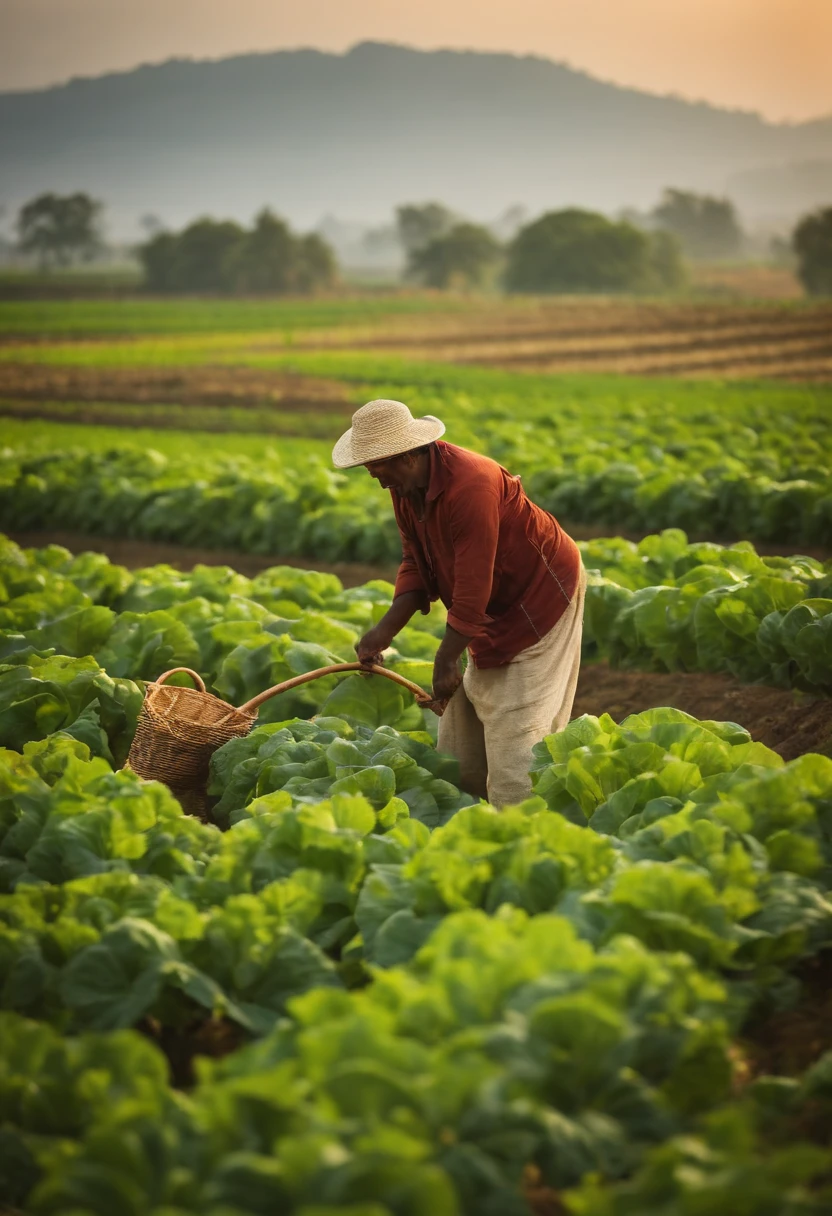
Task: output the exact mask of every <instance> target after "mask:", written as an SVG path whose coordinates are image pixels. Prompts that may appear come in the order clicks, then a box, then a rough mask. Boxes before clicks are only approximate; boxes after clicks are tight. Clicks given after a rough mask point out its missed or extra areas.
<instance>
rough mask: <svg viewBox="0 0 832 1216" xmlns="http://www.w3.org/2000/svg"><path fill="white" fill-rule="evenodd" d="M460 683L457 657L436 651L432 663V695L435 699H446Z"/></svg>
mask: <svg viewBox="0 0 832 1216" xmlns="http://www.w3.org/2000/svg"><path fill="white" fill-rule="evenodd" d="M461 683H462V672H461V671H460V669H459V659H455V658H452V657H446V656H445V655H443V654H442V652H441V651H437V652H436V659H435V661H434V664H433V695H434V698H435V699H436V700H437V701H448V700H450V698H451V697H452V696H453V695H454V693H455V692H456V690H457V689H458V688H459V686H460V684H461Z"/></svg>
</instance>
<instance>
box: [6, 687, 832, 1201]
mask: <svg viewBox="0 0 832 1216" xmlns="http://www.w3.org/2000/svg"><path fill="white" fill-rule="evenodd" d="M241 748H242V749H244V752H245V755H244V756H243V755H242V754H241ZM429 755H430V756H432V757H433V760H432V763H433V765H436V764H439V765H444V766H445V769H446V771H447V766H448V765H449V763H450V762H449V761H447V760H443V759H442V758H440V757H438V756H436V754H435V753H433V752H432V749H431V747H430V744H429V741H427V740H426V739H424V738H419V737H413V736H412V735H407V734H404V735H402V734H400V733H399V732H396V731H395V730H393V729H391V728H390V727H385V726H382V727H380V728H377V729H375V730H374V729H372V728H370V727H366V726H362V725H361V724H360V723H359V722H357V721H353V722H352V723H350V722H348V721H347V720H345V719H337V718H328V719H318V720H317V721H316V722H315V723H307V722H303V721H298V720H295V721H291V722H289V723H286V724H284V725H280V724H273V725H271V726H268V725H267V726H263V727H259V728H257V729H256V730H255V732H253V734H252V735H251V736H250V737H249V738H248V739H246V740H242V741H239V742H235V743H232V744H230V745H227V746H226V748H224V749H221V751H220V752H219V753H217V756H216V757H215V762H214V765H213V784H214V789H215V792H222V794H223V796H225V795H226V794H228V793H229V791H232V790H233V792H232V796H231V798H230V807H231V808H232V810H231V814H230V818H231V819H232V820H233V821H234V822H233V826H231V827H230V829H229V830H228V831H226V832H225V833H222V832H220V831H218V830H217V828H214V827H211V826H209V825H205V824H200V823H198V822H197V821H195V820H193V819H190V818H189V817H187V816H185V815H184V814H183V813H182V811H181V809H180V808H179V806H178V804H177V803H176V802H175V801H174V800H173V798H172V797H171V796H170V795H169V794H168V793H167V791H166V790H164V788H163V787H161V786H158V785H155V784H153V783H149V784H148V783H142V782H139V781H138V780H137V779H136V778H135V777H133V776H132V775H131V774H120V773H116V774H114V773H112V772H111V771H110V768H109V765H108V764H107V763H106V762H105V761H104V760H102V759H90V758H89V753H88V750H87V748H86V747H85V746H84V745H83V744H82V743H80V742H79V741H78V740H77V739H75V738H72V737H71V736H69V735H67V734H66V733H64V732H58V733H57V734H53V735H51V736H49V737H48V738H47V739H45V740H42V741H40V742H38V743H32V744H27V745H24V748H23V754H22V755H18V754H15V753H13V752H7V753H5V755H4V756H3V758H2V769H0V772H2V785H3V790H4V794H5V798H6V801H5V803H4V804H3V805H4V816H3V822H2V841H0V858H2V885H3V887H4V889H5V890H7V891H9V892H10V893H9V894H7V895H4V896H0V925H2V937H0V942H1V943H2V945H1V946H0V966H2V984H3V987H2V1002H3V1006H4V1007H5V1009H6V1010H8V1011H10V1012H9V1013H8V1014H7V1015H5V1016H4V1018H3V1019H2V1020H0V1034H2V1037H3V1040H4V1043H3V1046H4V1053H3V1054H4V1061H5V1064H4V1070H3V1072H2V1073H0V1095H2V1111H3V1116H4V1126H3V1137H4V1147H5V1149H6V1153H5V1160H6V1161H7V1162H9V1163H11V1164H10V1165H6V1167H5V1168H6V1171H7V1175H6V1176H7V1179H8V1180H9V1185H10V1187H11V1190H10V1192H9V1194H10V1197H11V1198H13V1200H14V1201H15V1202H17V1203H19V1204H21V1205H24V1204H25V1210H26V1211H32V1212H34V1213H59V1212H63V1211H67V1210H69V1209H70V1208H72V1209H75V1210H83V1211H85V1212H93V1213H100V1214H101V1216H104V1214H105V1213H109V1212H112V1211H114V1210H120V1211H122V1210H123V1211H128V1212H131V1213H137V1214H139V1213H151V1212H155V1211H156V1210H157V1209H159V1208H163V1207H164V1208H173V1209H175V1210H176V1211H181V1212H183V1213H185V1212H191V1211H192V1212H205V1211H208V1212H217V1213H219V1211H220V1210H227V1207H228V1206H230V1207H231V1208H233V1209H234V1210H236V1211H240V1212H243V1213H248V1212H251V1213H258V1214H259V1213H263V1216H265V1214H266V1213H267V1212H269V1211H273V1210H275V1209H276V1208H277V1209H279V1210H283V1211H286V1212H298V1213H300V1212H304V1213H311V1212H312V1211H315V1212H319V1211H333V1212H334V1211H340V1210H344V1209H346V1210H348V1211H350V1212H353V1213H354V1212H356V1211H359V1212H362V1213H363V1212H365V1211H366V1213H367V1216H370V1214H372V1216H376V1214H377V1213H378V1214H379V1216H380V1214H381V1213H394V1214H396V1216H398V1214H401V1216H408V1214H410V1213H414V1214H421V1213H425V1214H426V1216H427V1213H429V1212H432V1211H434V1210H438V1211H440V1212H447V1213H449V1216H452V1214H453V1213H457V1212H464V1213H471V1214H473V1213H479V1212H482V1211H493V1212H495V1213H497V1212H506V1211H507V1212H517V1213H518V1214H519V1213H523V1212H526V1211H527V1210H528V1208H527V1201H528V1199H529V1194H528V1190H529V1185H530V1183H531V1182H532V1181H534V1182H536V1183H538V1184H539V1185H542V1186H543V1187H544V1188H554V1189H556V1190H558V1191H560V1190H561V1189H563V1188H572V1187H578V1188H579V1189H578V1191H577V1192H575V1193H574V1194H573V1195H572V1197H571V1199H570V1204H574V1206H573V1207H572V1210H574V1211H576V1212H581V1211H584V1212H592V1213H595V1212H597V1213H601V1212H606V1211H609V1210H610V1209H609V1207H608V1206H607V1205H609V1204H610V1203H614V1202H615V1203H617V1202H622V1203H626V1198H627V1195H628V1194H630V1193H632V1192H633V1190H634V1189H635V1192H636V1194H637V1195H639V1196H640V1200H639V1202H640V1203H642V1204H643V1203H645V1202H646V1201H648V1200H649V1201H650V1202H651V1203H653V1204H654V1205H657V1206H656V1210H657V1211H658V1210H659V1209H658V1204H659V1200H661V1201H662V1202H664V1203H667V1202H669V1201H670V1202H676V1203H678V1204H679V1205H680V1206H679V1207H678V1209H677V1208H676V1207H671V1208H670V1209H669V1210H670V1211H673V1212H675V1211H677V1210H678V1211H680V1212H681V1211H683V1210H684V1207H683V1204H684V1203H686V1202H687V1199H686V1196H687V1195H688V1191H689V1189H690V1188H691V1187H693V1189H694V1191H695V1190H696V1189H697V1188H698V1187H699V1186H701V1184H702V1183H701V1178H700V1180H699V1181H698V1182H697V1183H696V1184H695V1185H694V1184H693V1182H692V1180H691V1179H690V1177H689V1176H687V1172H686V1170H685V1168H684V1166H685V1163H686V1162H687V1161H689V1160H690V1158H691V1155H692V1156H693V1158H696V1159H699V1161H700V1170H702V1171H704V1174H705V1177H706V1178H708V1177H709V1176H710V1174H711V1173H712V1174H713V1177H712V1178H710V1184H711V1185H712V1186H716V1187H722V1188H726V1189H727V1192H728V1194H727V1196H726V1199H725V1203H726V1205H728V1204H729V1203H732V1204H736V1203H737V1202H738V1198H739V1196H740V1195H741V1194H742V1188H743V1186H744V1185H745V1186H747V1185H748V1181H747V1176H748V1174H749V1172H751V1173H753V1172H754V1171H755V1170H759V1169H761V1168H763V1171H764V1172H763V1177H764V1178H765V1184H766V1187H767V1189H768V1196H769V1197H768V1202H769V1203H770V1204H771V1203H775V1205H776V1206H774V1207H771V1209H770V1210H772V1211H775V1212H780V1211H781V1210H782V1211H785V1210H786V1208H785V1207H782V1205H783V1204H785V1203H786V1202H787V1201H788V1202H792V1201H794V1199H795V1196H799V1197H800V1199H801V1202H802V1203H803V1204H805V1207H801V1210H802V1211H803V1210H805V1211H807V1212H809V1213H814V1212H817V1213H818V1214H819V1213H820V1212H822V1211H823V1210H824V1206H823V1205H824V1203H825V1202H828V1198H829V1196H828V1192H827V1191H824V1190H823V1189H821V1190H817V1184H820V1185H821V1188H822V1184H823V1179H824V1176H825V1174H826V1172H827V1171H828V1169H829V1166H830V1154H829V1153H828V1151H827V1150H824V1149H822V1148H821V1147H820V1146H819V1145H817V1146H816V1145H815V1144H814V1143H812V1139H813V1136H812V1133H811V1120H810V1119H809V1118H808V1116H809V1115H810V1114H811V1116H812V1117H813V1118H815V1119H818V1118H819V1113H820V1116H821V1119H820V1122H821V1125H822V1123H823V1120H822V1112H823V1110H824V1109H825V1107H824V1104H826V1105H827V1106H828V1104H829V1103H830V1101H832V1085H831V1084H830V1083H831V1082H832V1076H830V1073H831V1072H832V1069H830V1063H832V1060H830V1058H829V1057H825V1058H824V1059H823V1060H822V1061H821V1062H820V1063H819V1064H817V1065H816V1066H815V1068H814V1069H813V1070H812V1071H811V1072H810V1073H809V1074H808V1075H807V1076H806V1077H805V1078H804V1080H803V1081H802V1082H795V1081H789V1080H786V1079H776V1080H775V1079H772V1078H762V1079H761V1080H760V1081H759V1082H757V1084H756V1085H755V1086H753V1087H751V1089H750V1090H749V1091H748V1092H747V1093H746V1096H745V1099H744V1101H742V1102H739V1103H734V1104H733V1105H732V1104H731V1102H730V1097H731V1091H732V1088H733V1087H734V1086H735V1085H736V1048H735V1047H733V1046H732V1037H733V1035H734V1034H735V1033H736V1032H737V1030H738V1029H739V1028H741V1026H742V1025H743V1023H744V1022H745V1020H746V1018H747V1016H748V1013H749V1010H750V1009H751V1008H752V1007H753V1006H754V1004H755V1003H757V1004H759V1002H760V1001H763V1002H764V1001H765V1000H766V999H767V994H769V993H774V992H782V991H784V985H786V986H787V982H788V981H787V973H788V969H789V967H791V966H792V965H793V964H794V963H795V962H796V961H798V960H799V959H800V958H802V957H806V956H809V955H812V954H814V953H816V952H817V951H819V950H821V949H823V948H825V947H828V946H829V945H830V944H832V904H830V903H829V900H828V897H827V891H828V887H829V878H830V873H832V871H830V866H831V865H832V842H830V838H829V834H828V825H827V824H826V810H825V808H826V807H827V806H828V802H829V798H830V795H832V762H830V761H829V760H827V759H825V758H823V757H819V756H808V757H803V758H801V760H799V761H795V762H792V763H791V764H790V765H783V764H782V761H780V760H779V758H778V757H777V756H775V755H774V754H773V753H771V752H769V751H768V750H767V749H766V748H764V747H762V746H761V745H758V744H754V743H752V742H751V741H750V740H749V738H748V736H747V734H746V733H745V732H743V731H742V730H741V728H739V727H736V726H734V725H731V724H718V723H699V722H696V721H695V720H693V719H690V718H689V717H687V716H686V715H684V714H681V713H679V712H678V711H672V710H656V711H648V712H647V713H645V714H641V715H638V716H636V717H631V718H630V719H627V720H626V721H625V722H624V723H622V725H621V726H620V727H618V726H616V725H615V724H614V723H613V722H612V721H611V720H610V719H609V718H601V719H592V718H583V719H578V720H576V721H575V722H574V723H572V724H571V726H570V727H569V728H568V729H567V730H566V731H565V732H563V733H562V734H560V735H557V736H552V737H550V738H549V739H547V740H545V741H544V743H543V744H541V745H540V746H539V748H538V751H537V758H536V771H535V775H534V776H535V785H536V790H537V792H538V794H539V797H537V798H535V799H532V800H531V801H529V802H528V803H526V804H524V805H523V806H521V807H518V808H516V809H513V810H509V811H504V812H502V813H499V814H498V813H495V812H494V811H492V810H491V809H490V808H488V807H485V806H471V807H469V808H467V809H464V808H463V809H461V810H459V811H458V812H457V813H456V814H453V815H451V816H450V817H448V818H447V821H446V823H445V825H444V826H439V827H437V828H436V829H435V830H434V831H433V832H432V833H431V832H430V831H429V830H428V828H427V826H425V824H424V823H422V822H420V820H419V817H418V814H419V813H418V809H415V813H413V812H411V809H410V807H409V805H408V803H407V802H406V801H405V797H406V795H407V792H408V789H409V788H412V786H410V785H409V781H410V780H412V778H413V776H414V771H415V770H416V769H418V768H422V764H420V763H419V761H422V762H424V761H425V760H427V759H428V756H429ZM429 762H431V761H429ZM321 763H323V765H324V766H325V767H326V768H327V770H328V782H329V789H328V793H329V798H328V799H326V800H325V801H321V793H320V792H319V793H317V795H315V794H314V791H312V790H311V789H306V790H304V788H303V787H302V786H301V785H299V781H303V780H306V781H310V780H312V781H316V782H320V781H321V780H322V779H321V778H320V777H319V776H312V775H311V773H312V770H313V769H314V771H315V772H316V773H319V772H320V765H321ZM246 766H248V767H247V769H246V781H245V782H242V781H241V773H240V770H241V769H243V768H245V767H246ZM303 769H305V770H306V771H307V773H308V774H310V775H309V776H305V777H304V776H303V774H302V772H301V771H300V770H303ZM423 772H424V773H427V770H423ZM446 784H449V783H446ZM356 786H358V788H360V789H362V790H363V791H364V792H363V793H357V792H356ZM246 787H247V788H246ZM263 790H265V791H267V792H259V791H263ZM392 791H398V792H392ZM287 1015H288V1016H287ZM27 1018H28V1019H35V1020H34V1021H32V1020H26V1019H27ZM206 1018H207V1019H209V1021H210V1023H211V1024H214V1025H218V1024H222V1023H221V1021H220V1022H218V1019H220V1020H223V1019H224V1020H225V1022H226V1023H228V1024H231V1025H235V1026H236V1027H237V1028H238V1034H240V1035H242V1036H243V1038H244V1039H245V1038H248V1039H253V1040H259V1042H257V1043H253V1045H251V1046H248V1047H245V1046H244V1047H242V1048H240V1049H239V1050H237V1051H235V1052H233V1053H232V1054H231V1055H230V1056H228V1057H227V1058H226V1059H225V1060H224V1061H223V1062H221V1063H218V1064H214V1065H209V1064H207V1063H202V1064H201V1065H200V1067H199V1069H198V1077H199V1084H198V1086H197V1088H196V1089H195V1090H194V1091H193V1093H192V1094H191V1095H190V1097H187V1098H186V1097H184V1096H183V1095H180V1094H178V1093H177V1092H176V1091H173V1090H171V1089H169V1088H168V1084H167V1078H166V1074H165V1066H164V1062H163V1060H162V1058H161V1056H160V1055H159V1053H158V1052H157V1050H156V1049H155V1048H153V1047H152V1046H151V1045H150V1044H148V1043H147V1041H146V1039H144V1040H143V1039H142V1038H140V1037H139V1036H137V1035H134V1034H131V1033H130V1032H129V1031H128V1030H126V1029H124V1028H129V1027H135V1026H139V1027H141V1028H142V1029H143V1030H144V1032H145V1034H149V1035H150V1036H151V1037H153V1036H154V1035H155V1036H157V1037H158V1036H159V1034H160V1032H161V1037H162V1038H163V1040H164V1036H165V1034H173V1035H176V1034H177V1033H181V1032H182V1029H183V1028H186V1027H190V1028H192V1029H193V1027H194V1026H200V1025H203V1026H204V1025H206V1024H207V1023H206V1021H205V1019H206ZM49 1025H51V1026H52V1027H54V1029H55V1030H57V1031H60V1032H63V1033H69V1034H71V1035H74V1034H76V1033H79V1032H80V1037H79V1038H77V1039H76V1038H69V1039H62V1040H58V1039H57V1038H55V1036H54V1033H53V1032H52V1031H51V1030H50V1029H49ZM88 1032H94V1033H88ZM819 1108H820V1112H819ZM720 1122H721V1125H722V1126H723V1127H724V1126H733V1127H734V1128H735V1133H736V1134H737V1135H739V1136H740V1141H741V1144H742V1148H739V1147H738V1146H737V1145H733V1144H732V1142H731V1138H730V1137H728V1138H727V1140H726V1137H725V1136H724V1135H720V1134H719V1132H716V1133H715V1131H714V1129H715V1127H716V1126H719V1125H720ZM798 1129H799V1130H798ZM807 1129H808V1130H807ZM693 1132H699V1134H700V1138H698V1139H697V1138H694V1139H691V1138H690V1137H691V1133H693ZM782 1137H785V1138H786V1139H787V1140H788V1141H789V1142H790V1143H789V1145H788V1150H787V1151H786V1156H785V1158H784V1161H788V1160H789V1159H790V1157H789V1155H791V1168H787V1169H786V1176H785V1178H784V1176H783V1174H782V1163H781V1169H780V1170H779V1171H778V1169H776V1168H775V1169H774V1170H773V1172H772V1173H768V1174H766V1173H765V1168H764V1165H763V1159H764V1156H770V1155H771V1154H772V1152H773V1150H774V1149H775V1147H776V1144H777V1140H778V1139H779V1138H782ZM769 1138H772V1139H773V1143H771V1142H770V1140H769ZM795 1138H798V1139H802V1140H803V1143H802V1144H801V1145H800V1146H799V1148H796V1146H795V1145H794V1143H791V1141H793V1140H794V1139H795ZM709 1140H710V1143H709ZM757 1140H760V1141H762V1143H761V1144H759V1146H758V1147H757V1149H756V1150H755V1147H754V1145H755V1142H756V1141H757ZM668 1157H670V1159H672V1160H674V1161H676V1162H677V1164H678V1172H677V1171H676V1170H673V1171H671V1173H670V1175H669V1176H667V1170H666V1168H665V1169H664V1170H662V1162H663V1161H664V1162H665V1167H666V1164H667V1161H668ZM774 1158H775V1160H777V1155H776V1152H775V1153H774ZM795 1158H796V1159H795ZM752 1167H753V1168H752ZM726 1169H727V1174H726ZM657 1171H658V1174H659V1176H662V1175H663V1174H664V1175H665V1176H664V1179H663V1184H662V1187H661V1188H660V1189H659V1191H658V1193H657V1192H656V1187H655V1180H656V1178H655V1176H656V1172H657ZM632 1175H635V1177H634V1178H632V1177H630V1176H632ZM628 1177H629V1178H630V1180H629V1181H627V1182H625V1183H621V1185H620V1187H615V1186H612V1187H610V1184H612V1183H615V1182H616V1180H618V1179H623V1178H628ZM524 1187H525V1192H526V1193H525V1195H524ZM642 1192H643V1193H642ZM361 1204H364V1205H367V1206H366V1208H365V1207H361V1206H355V1207H352V1206H350V1205H361ZM373 1204H375V1205H376V1206H372V1205H373ZM318 1205H320V1206H318ZM622 1210H627V1209H626V1207H625V1208H623V1209H622ZM637 1210H648V1211H652V1210H653V1208H642V1207H639V1208H638V1209H637ZM665 1210H667V1209H665ZM724 1210H726V1211H728V1210H731V1208H730V1206H726V1207H725V1209H724Z"/></svg>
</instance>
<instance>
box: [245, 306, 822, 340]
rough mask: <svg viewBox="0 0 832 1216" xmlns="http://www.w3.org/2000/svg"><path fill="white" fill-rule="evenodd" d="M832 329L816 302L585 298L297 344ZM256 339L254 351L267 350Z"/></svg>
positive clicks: (331, 334)
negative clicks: (594, 301) (482, 319)
mask: <svg viewBox="0 0 832 1216" xmlns="http://www.w3.org/2000/svg"><path fill="white" fill-rule="evenodd" d="M815 321H816V322H817V324H818V326H821V327H824V326H825V327H827V328H828V329H832V308H830V307H829V306H828V305H812V306H809V307H806V308H800V309H794V308H786V309H784V308H777V307H772V306H761V307H757V308H740V307H733V306H722V307H720V308H715V307H714V306H712V305H696V304H689V305H684V306H679V305H671V304H664V305H648V304H637V303H634V304H625V303H618V304H613V305H609V306H603V305H597V306H595V307H592V306H589V307H587V306H586V305H584V304H583V302H582V301H575V302H571V303H568V302H565V303H564V304H562V305H559V306H557V307H552V308H550V309H549V310H546V311H543V317H542V318H541V319H535V320H533V321H530V319H529V315H528V312H526V311H524V312H522V313H517V312H514V313H512V312H510V311H505V312H503V313H501V314H500V315H499V321H498V322H497V323H495V321H494V320H492V321H491V324H490V325H488V326H482V325H478V324H477V323H476V321H472V320H471V319H465V318H462V319H460V318H459V316H458V315H455V316H451V317H448V318H431V320H430V321H429V322H427V323H424V322H423V323H421V324H420V323H414V324H412V325H408V326H407V328H406V329H405V328H404V327H403V326H402V327H399V326H398V325H396V326H391V327H389V328H388V329H387V330H384V329H382V328H381V327H377V328H375V329H361V330H350V331H349V332H348V333H345V332H344V331H337V330H333V331H327V332H323V333H321V332H317V333H307V334H298V335H296V337H295V338H294V341H293V345H295V346H298V347H299V348H302V349H309V348H311V349H318V348H320V349H324V348H336V347H343V346H344V340H345V338H349V346H350V348H351V349H365V348H366V349H368V350H369V349H373V348H377V349H384V348H391V349H395V348H397V347H401V348H402V349H403V350H408V351H411V350H412V349H413V348H419V347H422V346H424V347H426V348H429V349H433V348H434V347H435V346H437V345H439V346H442V345H446V344H454V345H459V344H465V343H476V344H479V343H492V342H496V343H499V342H514V341H518V342H522V341H525V340H547V339H551V340H561V339H563V340H564V341H566V340H582V339H587V340H590V341H591V340H596V339H606V338H615V337H626V336H628V335H631V334H635V335H642V334H647V335H655V334H665V333H669V334H675V333H678V334H682V335H684V334H687V333H691V334H696V333H699V332H700V331H701V330H703V329H706V330H707V329H714V330H715V331H717V332H721V331H723V330H725V329H738V328H744V329H747V330H757V329H760V330H767V331H773V332H775V333H777V332H779V330H780V328H781V327H783V328H784V329H788V328H789V327H790V326H792V325H795V324H796V325H798V326H800V325H809V326H811V325H813V324H814V323H815ZM270 346H273V344H269V343H268V342H267V343H266V346H265V347H261V346H260V345H259V343H254V344H253V348H254V349H267V348H270Z"/></svg>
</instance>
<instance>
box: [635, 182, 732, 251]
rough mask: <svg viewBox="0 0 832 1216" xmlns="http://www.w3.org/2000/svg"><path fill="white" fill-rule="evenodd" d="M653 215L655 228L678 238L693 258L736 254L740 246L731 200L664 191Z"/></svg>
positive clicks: (681, 191) (678, 191) (683, 191)
mask: <svg viewBox="0 0 832 1216" xmlns="http://www.w3.org/2000/svg"><path fill="white" fill-rule="evenodd" d="M652 216H653V220H654V222H655V223H656V225H657V227H659V228H663V229H665V231H667V232H672V233H673V235H674V236H676V237H678V239H679V240H680V241H681V243H682V249H683V250H684V252H685V253H686V254H687V256H688V257H690V258H693V259H694V260H698V261H705V260H707V259H709V258H730V257H735V256H736V255H737V254H738V253H739V252H740V250H741V248H742V240H743V234H742V228H741V227H740V222H739V219H738V217H737V212H736V209H735V207H734V204H733V203H732V202H731V201H730V199H727V198H711V197H710V195H707V194H692V193H690V192H689V191H686V190H672V189H671V190H665V192H664V195H663V197H662V201H661V202H660V203H659V205H658V206H657V207H655V208H654V209H653V212H652Z"/></svg>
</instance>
